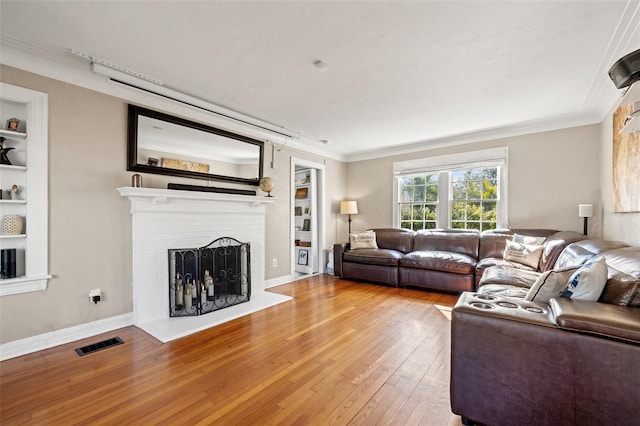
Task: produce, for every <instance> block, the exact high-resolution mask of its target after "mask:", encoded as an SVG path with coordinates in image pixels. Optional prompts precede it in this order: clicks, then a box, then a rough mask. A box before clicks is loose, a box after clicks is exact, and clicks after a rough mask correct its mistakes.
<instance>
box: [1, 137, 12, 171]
mask: <svg viewBox="0 0 640 426" xmlns="http://www.w3.org/2000/svg"><path fill="white" fill-rule="evenodd" d="M6 140H7V139H6V138H4V137H2V136H0V164H4V165H7V166H10V165H11V161H9V157H7V153H8V152H9V151H11V150H12V149H13V148H5V147H4V141H6Z"/></svg>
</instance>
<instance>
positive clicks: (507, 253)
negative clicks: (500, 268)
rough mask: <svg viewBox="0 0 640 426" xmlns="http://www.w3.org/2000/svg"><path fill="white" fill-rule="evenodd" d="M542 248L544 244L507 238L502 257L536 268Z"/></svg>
mask: <svg viewBox="0 0 640 426" xmlns="http://www.w3.org/2000/svg"><path fill="white" fill-rule="evenodd" d="M543 249H544V246H538V245H533V244H522V243H516V242H513V241H511V240H507V241H506V245H505V248H504V255H503V256H502V257H503V258H504V260H510V261H512V262H517V263H522V264H523V265H527V266H531V267H532V268H534V269H538V263H540V256H542V250H543Z"/></svg>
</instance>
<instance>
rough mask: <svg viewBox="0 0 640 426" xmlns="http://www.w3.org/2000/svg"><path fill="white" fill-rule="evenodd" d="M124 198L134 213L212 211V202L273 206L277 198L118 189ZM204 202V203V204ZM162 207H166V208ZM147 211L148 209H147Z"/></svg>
mask: <svg viewBox="0 0 640 426" xmlns="http://www.w3.org/2000/svg"><path fill="white" fill-rule="evenodd" d="M118 192H120V195H122V196H123V197H128V198H129V199H130V200H131V209H132V212H133V210H134V209H140V208H143V206H145V205H147V206H148V205H149V203H151V205H153V206H154V207H153V210H154V211H168V212H179V211H190V212H192V211H193V209H194V208H197V209H198V210H210V208H211V206H212V205H213V204H211V203H207V201H212V202H224V203H243V204H246V205H247V206H249V207H257V206H261V205H263V204H273V203H274V202H275V200H276V198H273V197H259V196H255V195H237V194H221V193H216V192H199V191H180V190H175V189H159V188H133V187H123V188H118ZM203 201H204V202H203ZM162 206H165V207H164V208H163V207H162ZM145 210H147V209H145Z"/></svg>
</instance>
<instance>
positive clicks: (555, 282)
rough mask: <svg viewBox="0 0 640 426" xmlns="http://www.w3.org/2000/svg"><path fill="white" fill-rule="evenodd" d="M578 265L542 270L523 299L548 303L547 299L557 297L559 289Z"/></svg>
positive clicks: (564, 285) (565, 283) (564, 284)
mask: <svg viewBox="0 0 640 426" xmlns="http://www.w3.org/2000/svg"><path fill="white" fill-rule="evenodd" d="M579 268H580V266H574V267H570V268H565V269H552V270H550V271H547V272H544V273H543V274H542V275H540V277H538V279H537V280H536V282H535V283H533V285H532V286H531V288H530V289H529V291H528V292H527V295H526V296H525V298H524V300H530V301H532V302H539V303H549V299H551V298H552V297H557V296H558V293H559V292H560V290H562V289H563V288H565V287H566V285H567V282H568V281H569V278H571V275H573V273H574V272H575V271H577V270H578V269H579Z"/></svg>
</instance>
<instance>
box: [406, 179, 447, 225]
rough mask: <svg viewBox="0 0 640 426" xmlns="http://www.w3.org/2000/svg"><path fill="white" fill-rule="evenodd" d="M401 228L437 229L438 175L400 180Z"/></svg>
mask: <svg viewBox="0 0 640 426" xmlns="http://www.w3.org/2000/svg"><path fill="white" fill-rule="evenodd" d="M399 206H400V227H401V228H406V229H413V230H414V231H417V230H418V229H435V228H436V227H437V226H436V219H437V217H436V208H437V206H438V175H437V174H436V175H429V174H423V175H416V176H405V177H403V178H401V179H400V203H399Z"/></svg>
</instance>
